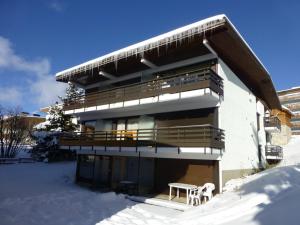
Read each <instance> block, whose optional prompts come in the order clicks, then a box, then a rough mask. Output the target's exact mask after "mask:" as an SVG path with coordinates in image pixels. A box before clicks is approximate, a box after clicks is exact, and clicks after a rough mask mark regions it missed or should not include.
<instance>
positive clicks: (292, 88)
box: [277, 86, 300, 93]
mask: <svg viewBox="0 0 300 225" xmlns="http://www.w3.org/2000/svg"><path fill="white" fill-rule="evenodd" d="M294 89H300V86H298V87H291V88H289V89H284V90H280V91H277V92H278V93H280V92H284V91H291V90H294Z"/></svg>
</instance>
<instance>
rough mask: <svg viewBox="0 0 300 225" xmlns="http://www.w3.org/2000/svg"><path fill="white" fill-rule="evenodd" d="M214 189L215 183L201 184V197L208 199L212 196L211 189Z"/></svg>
mask: <svg viewBox="0 0 300 225" xmlns="http://www.w3.org/2000/svg"><path fill="white" fill-rule="evenodd" d="M214 190H215V185H214V184H213V183H206V184H204V185H203V194H202V195H203V197H204V201H205V202H206V198H207V200H210V199H211V198H212V197H213V191H214Z"/></svg>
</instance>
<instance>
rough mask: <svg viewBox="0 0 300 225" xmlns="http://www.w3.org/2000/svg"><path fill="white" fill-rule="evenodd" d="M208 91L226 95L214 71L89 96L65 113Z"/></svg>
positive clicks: (76, 100)
mask: <svg viewBox="0 0 300 225" xmlns="http://www.w3.org/2000/svg"><path fill="white" fill-rule="evenodd" d="M206 88H209V89H210V90H211V91H213V92H215V93H216V94H218V95H219V96H223V80H222V78H221V77H219V76H218V75H217V74H216V73H215V72H214V71H213V70H211V69H210V68H207V69H200V70H196V71H192V72H190V73H188V74H187V73H184V74H176V75H174V76H168V77H164V78H159V79H155V80H151V81H147V82H142V83H138V84H132V85H129V86H122V87H118V88H115V89H110V90H107V91H100V92H95V93H91V94H86V95H83V96H80V97H78V98H74V99H71V100H70V101H69V102H65V104H64V110H65V111H69V110H75V109H82V108H84V109H86V108H91V107H96V106H97V107H100V106H105V105H109V104H114V103H123V106H124V102H128V101H132V100H140V99H147V98H151V97H157V98H159V97H160V96H162V95H164V94H174V93H179V95H180V94H181V93H186V92H188V91H192V90H197V89H206Z"/></svg>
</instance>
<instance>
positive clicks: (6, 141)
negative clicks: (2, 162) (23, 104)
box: [0, 106, 30, 158]
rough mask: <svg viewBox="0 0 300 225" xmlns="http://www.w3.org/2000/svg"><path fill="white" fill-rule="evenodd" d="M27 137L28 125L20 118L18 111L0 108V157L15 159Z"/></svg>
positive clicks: (28, 132)
mask: <svg viewBox="0 0 300 225" xmlns="http://www.w3.org/2000/svg"><path fill="white" fill-rule="evenodd" d="M29 135H30V130H29V127H28V124H27V122H26V120H25V119H24V117H21V116H20V109H19V108H18V107H16V108H12V109H5V108H3V107H1V106H0V148H1V155H0V157H2V158H13V157H15V156H16V155H17V153H18V152H19V151H20V149H21V148H22V145H23V144H24V143H25V140H26V139H27V138H28V137H29Z"/></svg>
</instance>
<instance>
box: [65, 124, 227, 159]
mask: <svg viewBox="0 0 300 225" xmlns="http://www.w3.org/2000/svg"><path fill="white" fill-rule="evenodd" d="M60 148H62V149H71V150H76V151H77V152H79V153H80V154H97V153H99V154H100V153H101V154H115V155H122V154H127V155H130V154H131V155H136V154H140V155H141V156H145V157H147V156H149V157H160V156H166V157H167V155H169V156H172V155H173V156H174V155H177V156H176V157H179V156H180V155H184V154H199V153H200V154H202V155H211V156H212V155H214V156H220V155H221V154H222V152H223V149H224V131H223V130H221V129H218V128H214V127H213V126H210V125H199V126H180V127H167V128H159V129H139V130H110V131H96V132H93V133H65V134H64V135H63V136H62V137H61V138H60Z"/></svg>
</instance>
